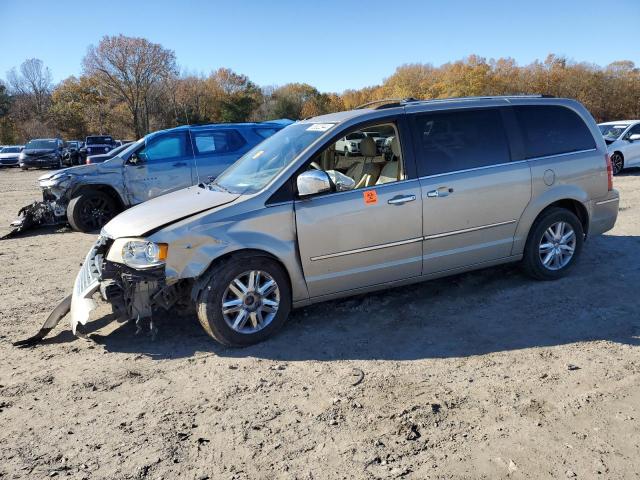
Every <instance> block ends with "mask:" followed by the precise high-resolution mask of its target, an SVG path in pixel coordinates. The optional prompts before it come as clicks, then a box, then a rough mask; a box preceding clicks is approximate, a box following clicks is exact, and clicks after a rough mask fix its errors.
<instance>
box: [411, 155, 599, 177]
mask: <svg viewBox="0 0 640 480" xmlns="http://www.w3.org/2000/svg"><path fill="white" fill-rule="evenodd" d="M596 151H598V149H597V148H589V149H587V150H578V151H577V152H567V153H557V154H555V155H547V156H546V157H533V158H525V159H524V160H515V161H513V162H503V163H496V164H495V165H483V166H482V167H474V168H466V169H464V170H454V171H451V172H444V173H436V174H434V175H424V176H422V177H418V180H422V179H429V178H438V177H442V176H444V175H454V174H456V173H466V172H475V171H477V170H486V169H488V168H497V167H506V166H507V165H518V164H519V163H526V162H535V161H537V160H546V159H547V158H555V157H563V156H565V155H576V154H578V153H588V152H596Z"/></svg>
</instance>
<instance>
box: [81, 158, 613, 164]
mask: <svg viewBox="0 0 640 480" xmlns="http://www.w3.org/2000/svg"><path fill="white" fill-rule="evenodd" d="M84 163H86V164H87V165H91V160H89V159H88V158H87V159H86V160H85V161H84ZM609 166H611V162H609Z"/></svg>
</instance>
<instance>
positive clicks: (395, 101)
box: [354, 97, 418, 110]
mask: <svg viewBox="0 0 640 480" xmlns="http://www.w3.org/2000/svg"><path fill="white" fill-rule="evenodd" d="M416 101H418V100H416V99H415V98H413V97H409V98H381V99H380V100H373V101H372V102H367V103H363V104H362V105H358V106H357V107H356V108H355V109H354V110H359V109H361V108H367V107H369V106H371V105H376V104H378V103H382V104H384V105H380V106H378V107H376V108H390V107H395V106H400V105H402V104H403V103H406V102H416Z"/></svg>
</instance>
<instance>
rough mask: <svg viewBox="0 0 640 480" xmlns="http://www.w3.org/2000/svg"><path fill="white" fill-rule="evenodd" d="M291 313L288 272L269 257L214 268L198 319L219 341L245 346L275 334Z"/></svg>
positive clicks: (201, 298) (200, 302)
mask: <svg viewBox="0 0 640 480" xmlns="http://www.w3.org/2000/svg"><path fill="white" fill-rule="evenodd" d="M290 311H291V288H290V287H289V281H288V277H287V275H286V273H285V271H284V269H283V268H282V267H281V266H280V265H279V264H278V263H277V262H276V261H274V260H271V259H270V258H268V257H260V256H255V257H244V258H243V257H239V258H232V259H230V260H227V261H223V262H221V263H220V264H219V265H216V266H214V267H213V268H212V269H211V271H210V272H209V274H208V275H207V277H206V279H205V281H204V284H203V287H202V288H201V290H200V292H199V294H198V298H197V313H198V320H199V321H200V324H201V325H202V326H203V328H204V329H205V331H206V332H207V333H208V334H209V335H210V336H211V337H213V338H214V339H215V340H217V341H218V342H220V343H222V344H223V345H226V346H230V347H244V346H248V345H253V344H255V343H258V342H261V341H263V340H265V339H267V338H268V337H270V336H271V335H273V334H274V333H275V332H276V331H277V330H278V329H279V328H280V327H281V326H282V325H283V324H284V322H285V321H286V319H287V317H288V316H289V312H290Z"/></svg>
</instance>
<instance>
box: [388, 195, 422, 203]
mask: <svg viewBox="0 0 640 480" xmlns="http://www.w3.org/2000/svg"><path fill="white" fill-rule="evenodd" d="M415 199H416V196H415V195H398V196H397V197H393V198H391V199H390V200H388V201H387V203H388V204H389V205H403V204H405V203H407V202H413V201H414V200H415Z"/></svg>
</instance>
